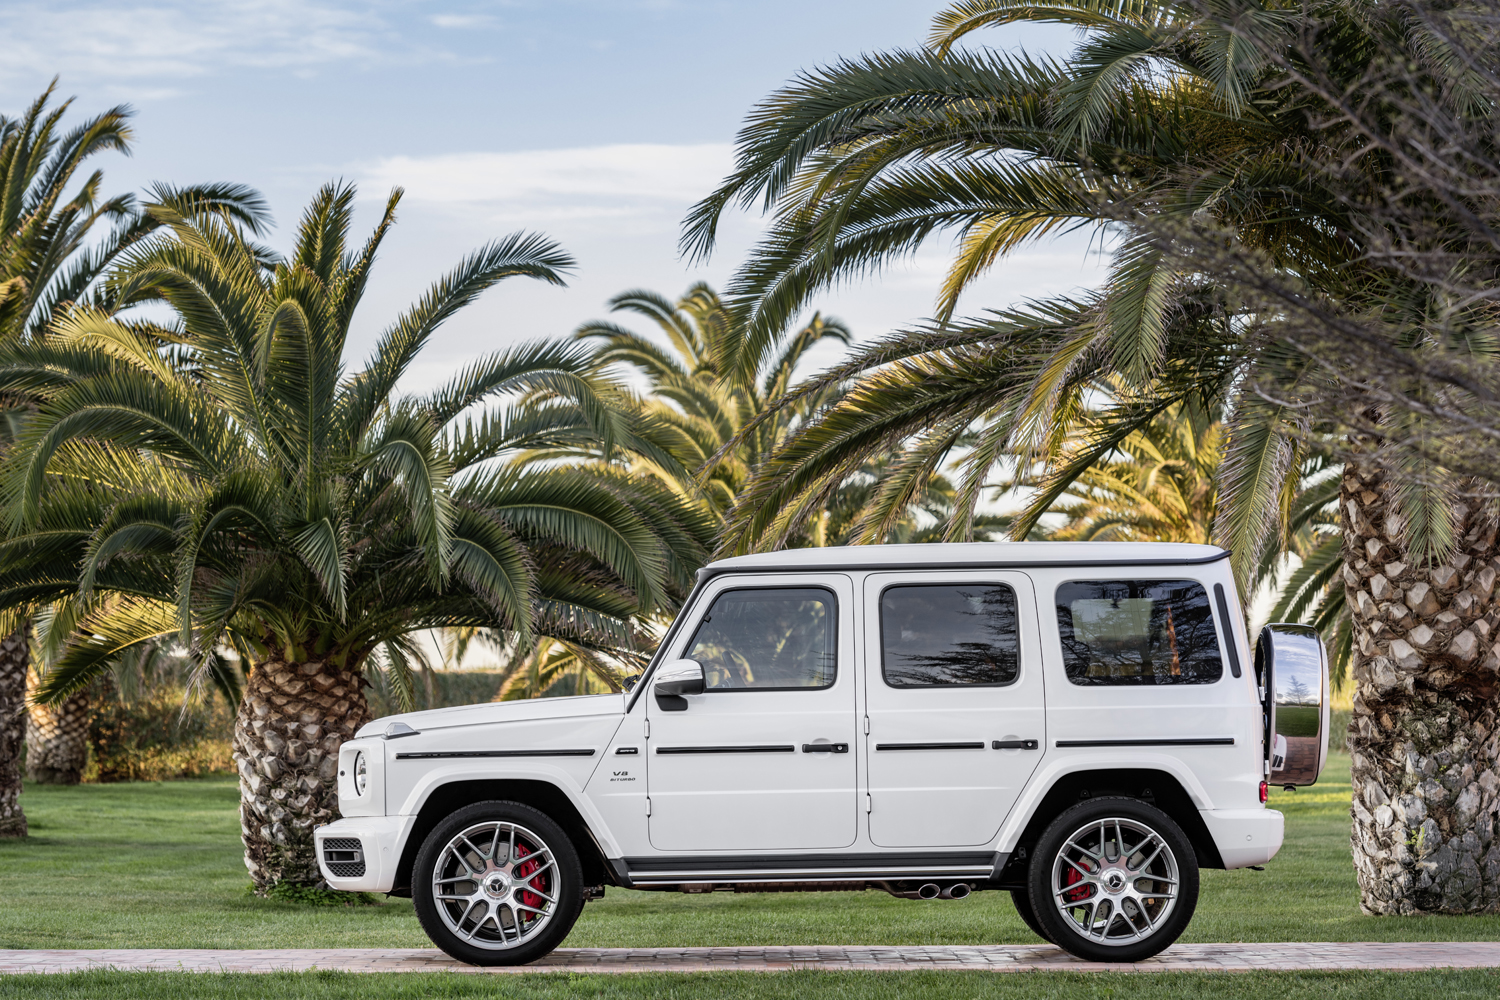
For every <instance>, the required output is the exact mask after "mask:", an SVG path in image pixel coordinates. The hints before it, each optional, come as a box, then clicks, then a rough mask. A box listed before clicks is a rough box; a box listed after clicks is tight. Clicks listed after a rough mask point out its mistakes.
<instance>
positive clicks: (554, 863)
mask: <svg viewBox="0 0 1500 1000" xmlns="http://www.w3.org/2000/svg"><path fill="white" fill-rule="evenodd" d="M491 833H493V835H494V836H493V838H492V840H491V842H490V843H485V842H484V838H485V837H489V836H490V834H491ZM461 835H463V836H465V837H466V838H467V843H466V845H465V844H460V843H459V838H460V836H461ZM512 838H513V839H512ZM475 840H478V841H479V843H477V844H476V843H475ZM502 840H504V843H501V841H502ZM512 844H514V845H515V847H514V848H512V846H511V845H512ZM455 845H457V847H455ZM502 851H503V852H504V857H505V861H504V863H499V860H498V859H499V858H500V857H501V853H502ZM532 855H535V857H534V858H532V860H530V861H527V860H526V859H527V858H528V857H531V856H532ZM546 855H550V857H551V861H550V863H549V862H547V861H545V860H542V861H541V862H540V864H538V860H539V859H542V858H544V857H545V856H546ZM517 859H520V860H519V861H517ZM517 873H519V874H517ZM471 876H472V877H471ZM440 879H441V880H442V883H443V885H444V887H445V888H446V890H447V892H448V893H450V894H451V895H448V896H447V897H446V898H440V894H439V893H438V892H437V888H436V884H435V883H436V882H437V880H440ZM411 895H412V902H413V903H414V904H415V907H416V911H417V919H418V920H420V921H421V922H422V929H423V930H424V931H426V932H427V936H428V937H429V938H431V939H432V943H433V944H435V945H437V946H438V947H439V948H441V949H443V951H445V952H447V953H448V954H449V955H452V956H453V957H454V958H456V959H458V960H459V961H460V962H468V963H469V964H470V965H525V964H526V963H527V962H534V961H536V960H537V959H539V958H541V957H542V956H543V955H546V954H547V953H548V952H550V951H552V949H554V948H556V947H557V946H558V945H559V944H561V943H562V940H563V938H565V937H567V936H568V931H570V930H572V929H573V923H574V922H575V921H576V920H577V919H578V914H579V912H580V911H582V909H583V869H582V867H581V866H580V865H579V862H578V852H577V850H576V849H575V848H574V847H573V843H572V841H571V840H569V839H568V835H567V834H566V833H564V832H563V829H562V827H560V826H558V825H557V824H556V823H554V822H553V821H552V820H551V818H550V817H548V816H547V815H546V814H545V813H542V812H540V811H538V810H536V809H533V808H532V807H531V806H527V805H522V804H521V803H519V802H477V803H475V804H474V805H471V806H465V807H464V808H462V809H460V810H458V811H457V812H455V813H453V814H452V815H450V816H449V817H448V818H447V819H445V820H443V821H442V822H441V823H439V824H438V825H437V827H436V828H435V829H434V830H433V831H432V832H431V833H430V834H428V835H427V839H426V840H425V841H423V842H422V849H421V850H420V851H418V852H417V861H416V867H415V868H413V869H412V879H411ZM548 897H550V901H549V900H548ZM507 914H508V916H507ZM538 914H540V915H538ZM507 919H508V920H509V921H510V924H509V926H507V924H506V920H507ZM465 929H467V931H468V935H467V937H465V935H464V933H463V931H464V930H465ZM511 935H514V937H513V938H512V937H511Z"/></svg>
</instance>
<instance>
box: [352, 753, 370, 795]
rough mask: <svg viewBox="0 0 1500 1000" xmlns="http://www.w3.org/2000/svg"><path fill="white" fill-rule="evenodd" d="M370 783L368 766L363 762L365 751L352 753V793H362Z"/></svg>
mask: <svg viewBox="0 0 1500 1000" xmlns="http://www.w3.org/2000/svg"><path fill="white" fill-rule="evenodd" d="M369 785H370V767H369V765H368V764H367V763H366V762H365V752H364V751H363V750H361V751H360V752H359V753H357V754H355V755H354V794H355V795H363V794H365V789H366V788H368V787H369Z"/></svg>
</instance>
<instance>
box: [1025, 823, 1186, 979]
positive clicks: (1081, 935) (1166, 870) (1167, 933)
mask: <svg viewBox="0 0 1500 1000" xmlns="http://www.w3.org/2000/svg"><path fill="white" fill-rule="evenodd" d="M1027 881H1028V886H1027V888H1028V892H1029V895H1030V897H1031V907H1032V912H1033V914H1034V915H1035V916H1036V919H1037V921H1038V923H1040V924H1041V926H1042V929H1043V930H1044V931H1045V932H1046V933H1045V935H1044V936H1045V937H1046V938H1048V939H1049V940H1050V941H1052V942H1053V943H1054V944H1056V945H1057V946H1058V947H1060V948H1064V949H1066V950H1068V951H1070V952H1072V953H1073V954H1074V955H1077V956H1078V957H1079V958H1083V959H1088V960H1089V961H1091V962H1139V961H1140V960H1141V959H1144V958H1150V957H1151V956H1152V955H1155V954H1157V953H1158V952H1160V951H1162V950H1163V949H1164V948H1166V947H1167V946H1169V945H1170V944H1172V942H1174V941H1176V940H1177V938H1178V936H1179V935H1180V934H1182V932H1183V929H1184V928H1186V927H1187V925H1188V921H1189V920H1191V919H1192V917H1193V910H1194V909H1195V908H1196V907H1197V905H1198V859H1197V856H1196V855H1195V854H1194V852H1193V846H1192V844H1191V843H1189V841H1188V839H1187V837H1186V835H1184V834H1183V832H1182V829H1181V828H1180V827H1179V826H1178V825H1177V824H1176V823H1174V822H1173V821H1172V818H1171V817H1170V816H1168V815H1167V814H1166V813H1164V812H1162V811H1161V810H1160V809H1157V808H1156V807H1155V806H1151V805H1147V804H1146V803H1144V802H1141V801H1140V800H1138V799H1128V798H1123V797H1114V796H1102V797H1100V798H1097V799H1089V800H1088V801H1086V802H1081V803H1079V804H1078V805H1076V806H1073V807H1072V808H1071V809H1068V810H1066V811H1065V812H1063V813H1062V815H1060V816H1058V817H1057V819H1055V820H1053V821H1052V823H1051V825H1049V826H1048V827H1047V829H1046V831H1045V832H1044V833H1043V834H1042V836H1041V839H1040V840H1039V841H1038V842H1037V847H1036V852H1035V853H1034V854H1033V855H1032V862H1031V871H1030V873H1029V875H1028V878H1027Z"/></svg>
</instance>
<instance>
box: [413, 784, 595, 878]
mask: <svg viewBox="0 0 1500 1000" xmlns="http://www.w3.org/2000/svg"><path fill="white" fill-rule="evenodd" d="M489 801H506V802H519V803H521V804H522V805H527V806H531V807H532V808H533V809H536V810H538V811H540V812H543V813H545V814H547V816H549V817H551V819H552V821H553V822H555V823H556V824H557V825H558V826H560V827H562V828H563V832H564V833H566V834H567V835H568V838H569V839H570V840H571V841H572V842H573V846H574V848H575V849H576V850H577V851H578V860H579V863H580V864H582V866H583V879H584V884H585V885H621V884H622V883H621V882H620V880H619V877H618V876H617V874H616V873H615V870H614V868H613V866H611V865H610V863H609V861H608V860H607V859H606V858H605V855H604V849H603V848H602V847H600V846H599V841H598V839H597V838H596V837H595V836H594V832H593V830H592V829H591V828H590V826H589V824H588V821H587V820H585V819H584V817H583V814H582V813H580V812H579V811H578V807H577V806H576V805H574V803H573V800H572V799H571V798H570V797H569V796H568V794H567V793H566V792H565V791H563V790H562V789H561V788H559V787H558V786H557V785H555V784H553V783H552V782H550V781H542V780H538V779H531V778H496V779H490V778H478V779H460V780H455V781H449V782H445V783H443V784H441V785H438V786H436V787H434V788H433V789H432V790H431V792H429V793H428V795H427V798H426V800H425V801H424V802H423V803H422V808H421V809H420V810H418V812H417V816H416V821H415V822H414V823H413V824H412V827H411V831H410V833H408V834H407V837H406V843H405V844H403V845H402V848H401V859H400V861H399V862H397V865H396V880H395V883H394V884H393V885H392V886H391V892H390V894H391V895H393V896H410V895H411V883H412V868H413V867H414V866H415V865H416V862H417V852H418V851H420V850H421V849H422V843H423V842H424V841H425V840H426V839H427V835H428V834H430V833H431V832H432V831H433V830H434V829H435V828H436V827H437V825H438V824H439V823H441V822H442V821H443V819H444V818H445V817H447V816H450V815H452V814H453V813H454V812H455V811H457V810H459V809H462V808H463V807H464V806H468V805H473V804H474V803H476V802H489Z"/></svg>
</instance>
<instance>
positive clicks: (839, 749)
mask: <svg viewBox="0 0 1500 1000" xmlns="http://www.w3.org/2000/svg"><path fill="white" fill-rule="evenodd" d="M802 752H803V753H848V752H849V744H847V743H804V744H802Z"/></svg>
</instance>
